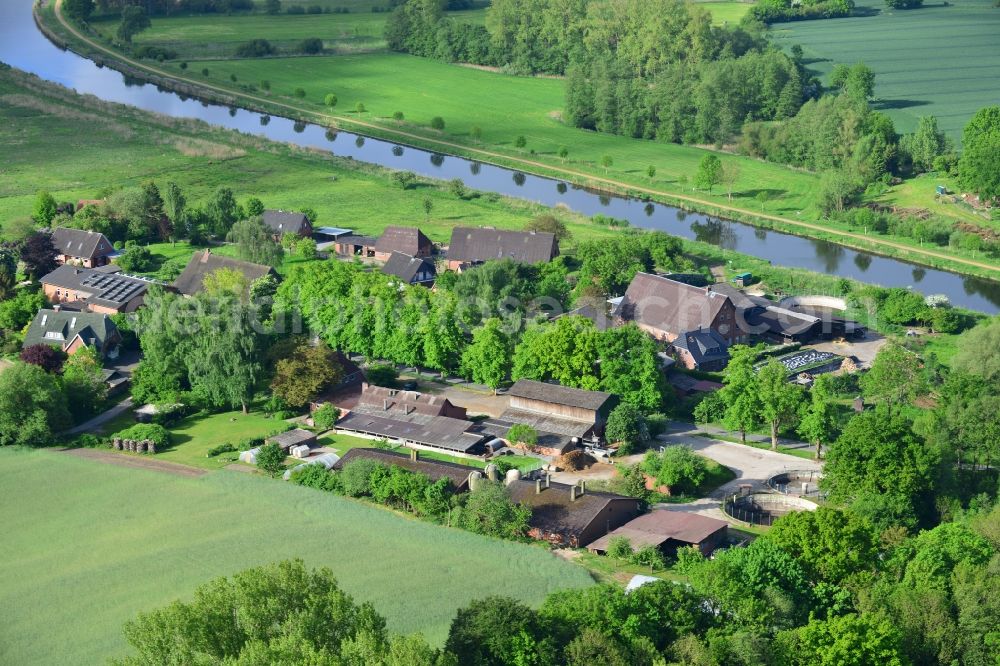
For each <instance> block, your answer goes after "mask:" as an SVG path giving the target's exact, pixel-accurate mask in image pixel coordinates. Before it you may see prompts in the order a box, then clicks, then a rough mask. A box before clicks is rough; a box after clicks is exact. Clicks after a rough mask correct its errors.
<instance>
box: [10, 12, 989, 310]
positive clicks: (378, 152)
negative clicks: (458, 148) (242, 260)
mask: <svg viewBox="0 0 1000 666" xmlns="http://www.w3.org/2000/svg"><path fill="white" fill-rule="evenodd" d="M0 61H3V62H6V63H7V64H10V65H13V66H14V67H17V68H19V69H22V70H25V71H28V72H32V73H34V74H37V75H38V76H40V77H42V78H44V79H47V80H49V81H54V82H56V83H61V84H63V85H65V86H67V87H69V88H73V89H75V90H76V91H77V92H80V93H89V94H91V95H95V96H97V97H100V98H101V99H104V100H108V101H112V102H120V103H123V104H130V105H132V106H136V107H139V108H141V109H146V110H149V111H155V112H157V113H162V114H167V115H171V116H178V117H185V118H198V119H201V120H204V121H206V122H208V123H212V124H214V125H220V126H223V127H227V128H230V129H234V130H239V131H241V132H246V133H250V134H256V135H261V136H265V137H267V138H269V139H273V140H276V141H285V142H290V143H294V144H298V145H301V146H308V147H311V148H321V149H325V150H329V151H331V152H332V153H334V154H336V155H340V156H344V157H352V158H354V159H357V160H360V161H364V162H370V163H374V164H379V165H382V166H386V167H390V168H393V169H405V170H409V171H413V172H415V173H419V174H421V175H424V176H429V177H432V178H441V179H452V178H460V179H461V180H462V181H463V182H464V183H465V184H466V185H467V186H468V187H470V188H473V189H476V190H481V191H484V192H497V193H499V194H503V195H508V196H513V197H519V198H522V199H528V200H531V201H536V202H538V203H541V204H544V205H546V206H556V205H563V206H566V207H567V208H569V209H571V210H574V211H577V212H579V213H583V214H584V215H595V214H597V213H601V214H604V215H608V216H611V217H615V218H623V219H626V220H628V221H629V223H630V224H631V225H632V226H634V227H641V228H646V229H657V230H659V231H665V232H667V233H669V234H673V235H676V236H680V237H683V238H688V239H692V240H699V241H704V242H707V243H711V244H713V245H716V246H719V247H722V248H725V249H728V250H736V251H738V252H742V253H745V254H749V255H753V256H756V257H760V258H762V259H766V260H768V261H770V262H772V263H774V264H776V265H781V266H790V267H795V268H805V269H808V270H811V271H816V272H819V273H828V274H830V275H837V276H842V277H849V278H855V279H858V280H861V281H864V282H871V283H875V284H880V285H884V286H889V287H911V288H913V289H914V290H917V291H920V292H922V293H925V294H944V295H946V296H947V297H948V298H949V299H950V300H951V302H952V303H953V304H954V305H959V306H962V307H966V308H969V309H973V310H979V311H981V312H986V313H989V314H995V313H997V312H1000V282H994V281H990V280H984V279H980V278H973V277H963V276H961V275H957V274H955V273H950V272H947V271H941V270H936V269H932V268H925V267H922V266H919V265H917V264H912V263H909V262H905V261H900V260H897V259H889V258H886V257H880V256H878V255H874V254H868V253H865V252H858V251H855V250H851V249H848V248H845V247H843V246H840V245H837V244H834V243H829V242H826V241H817V240H810V239H807V238H801V237H798V236H794V235H791V234H785V233H780V232H776V231H768V230H763V229H757V228H755V227H753V226H751V225H747V224H742V223H739V222H732V221H728V220H721V219H718V218H714V217H710V216H706V215H702V214H698V213H688V212H685V211H683V210H680V209H678V208H674V207H672V206H665V205H662V204H655V203H653V204H651V203H646V202H643V201H639V200H636V199H630V198H626V197H618V196H610V195H601V194H598V193H595V192H592V191H589V190H586V189H580V188H575V187H573V186H572V185H569V184H567V183H564V182H560V181H558V180H553V179H549V178H541V177H538V176H532V175H529V174H523V173H520V172H518V171H514V170H511V169H504V168H500V167H495V166H491V165H488V164H481V163H478V162H474V161H471V160H467V159H464V158H460V157H451V156H444V155H439V154H436V153H432V152H429V151H425V150H420V149H417V148H411V147H403V146H399V145H397V144H394V143H392V142H388V141H382V140H379V139H373V138H370V137H364V136H360V135H357V134H353V133H350V132H343V131H341V132H338V133H337V134H336V135H335V137H333V138H332V140H331V138H329V137H328V136H327V131H326V128H323V127H320V126H317V125H308V124H306V125H303V124H296V123H294V122H293V121H291V120H288V119H286V118H280V117H271V118H270V119H269V120H268V121H265V120H264V119H263V117H262V115H261V114H259V113H255V112H251V111H246V110H243V109H230V108H228V107H224V106H217V105H212V104H206V103H203V102H199V101H197V100H192V99H182V98H181V97H180V96H179V95H177V94H174V93H171V92H164V91H160V90H157V88H156V87H155V86H152V85H147V84H138V85H137V84H134V83H131V82H128V81H126V79H125V77H124V76H123V75H122V74H120V73H118V72H116V71H114V70H111V69H107V68H101V67H98V66H97V65H96V64H94V63H93V62H92V61H90V60H87V59H86V58H82V57H80V56H77V55H76V54H74V53H71V52H69V51H62V50H60V49H59V48H57V47H56V46H55V45H53V44H52V43H51V42H49V41H48V39H47V38H46V37H45V36H44V35H42V33H41V32H39V31H38V28H37V26H35V23H34V20H33V18H32V14H31V2H30V0H0ZM326 223H327V224H329V225H331V226H335V225H337V224H338V223H343V224H347V223H348V221H342V220H327V221H326Z"/></svg>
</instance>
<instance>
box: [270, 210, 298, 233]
mask: <svg viewBox="0 0 1000 666" xmlns="http://www.w3.org/2000/svg"><path fill="white" fill-rule="evenodd" d="M261 219H262V220H263V221H264V226H266V227H268V228H269V229H270V230H271V231H273V232H274V233H276V234H301V233H302V232H303V231H308V230H309V218H308V217H306V214H305V213H296V212H293V211H287V210H265V211H264V215H263V216H262V217H261Z"/></svg>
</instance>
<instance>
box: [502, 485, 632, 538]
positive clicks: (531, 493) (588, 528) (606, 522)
mask: <svg viewBox="0 0 1000 666" xmlns="http://www.w3.org/2000/svg"><path fill="white" fill-rule="evenodd" d="M507 488H508V490H509V491H510V495H511V498H512V499H513V500H514V501H515V502H518V503H519V504H523V505H524V506H527V507H530V508H531V522H530V523H529V525H530V530H529V534H530V535H531V536H532V537H533V538H535V539H539V540H543V541H548V542H549V543H552V544H555V545H557V546H568V547H570V548H580V547H582V546H586V545H587V544H589V543H590V542H591V541H594V540H595V539H598V538H600V537H602V536H604V535H605V534H607V533H608V532H610V531H611V530H613V529H615V528H617V527H620V526H621V525H624V524H625V523H627V522H628V521H629V520H631V519H632V518H635V517H636V516H637V515H639V512H640V511H641V510H642V507H641V505H640V502H639V500H637V499H635V498H634V497H625V496H624V495H614V494H612V493H602V492H593V491H590V490H586V489H585V487H584V486H582V485H580V486H567V485H565V484H562V483H552V482H547V481H542V480H540V479H539V480H537V481H523V480H519V481H515V482H513V483H511V484H510V485H509V486H508V487H507Z"/></svg>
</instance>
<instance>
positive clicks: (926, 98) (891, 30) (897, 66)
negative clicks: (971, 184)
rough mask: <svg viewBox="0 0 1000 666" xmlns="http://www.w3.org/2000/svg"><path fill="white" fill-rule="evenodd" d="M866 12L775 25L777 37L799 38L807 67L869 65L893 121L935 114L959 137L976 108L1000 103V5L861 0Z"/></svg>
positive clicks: (909, 126)
mask: <svg viewBox="0 0 1000 666" xmlns="http://www.w3.org/2000/svg"><path fill="white" fill-rule="evenodd" d="M857 6H858V10H860V11H863V12H866V13H868V12H870V13H871V14H872V15H870V16H858V17H852V18H844V19H829V20H823V21H799V22H797V23H783V24H777V25H775V26H774V28H773V29H772V33H773V35H774V37H775V39H776V41H777V42H778V43H779V44H781V45H782V46H785V47H790V46H791V45H792V44H801V45H802V48H803V50H804V52H805V56H806V58H807V60H812V61H813V62H812V64H811V65H810V67H811V68H813V69H815V70H816V71H817V72H820V73H822V74H823V75H824V77H825V75H826V74H828V73H829V71H830V70H831V69H832V68H833V66H834V64H836V63H841V62H842V63H853V62H859V61H863V62H864V63H865V64H867V65H868V66H869V67H871V68H872V69H873V70H874V71H875V76H876V78H875V95H876V96H877V97H878V99H879V100H880V104H879V105H877V106H880V107H881V108H882V110H884V111H886V112H887V113H888V114H889V116H890V117H892V119H893V120H894V121H895V123H896V129H897V130H898V131H902V132H912V131H913V130H914V129H915V128H916V124H917V119H918V118H919V117H920V116H937V118H938V121H939V123H940V126H941V129H943V130H945V131H946V132H948V134H949V135H950V136H951V137H952V138H953V139H954V140H955V142H956V143H957V142H959V141H960V140H961V134H962V128H963V127H964V126H965V123H966V122H968V120H969V118H971V117H972V114H974V113H975V112H976V111H978V110H979V109H980V108H982V107H984V106H988V105H990V104H997V103H1000V87H998V85H997V81H1000V39H998V38H997V35H1000V10H998V9H996V8H994V7H993V2H992V0H958V2H949V3H940V2H935V3H933V4H930V3H928V4H927V5H926V6H925V7H923V8H920V9H915V10H911V11H907V10H890V9H888V8H886V7H885V5H884V4H883V3H882V2H881V1H880V0H859V2H858V5H857Z"/></svg>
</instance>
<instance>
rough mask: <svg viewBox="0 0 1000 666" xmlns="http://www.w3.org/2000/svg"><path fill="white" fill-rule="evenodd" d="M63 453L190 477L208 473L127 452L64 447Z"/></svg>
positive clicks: (122, 465)
mask: <svg viewBox="0 0 1000 666" xmlns="http://www.w3.org/2000/svg"><path fill="white" fill-rule="evenodd" d="M62 452H63V453H66V454H69V455H71V456H76V457H77V458H86V459H87V460H94V461H97V462H102V463H107V464H109V465H118V466H119V467H131V468H133V469H148V470H152V471H154V472H164V473H165V474H173V475H174V476H185V477H188V478H192V479H194V478H198V477H200V476H205V475H206V474H208V472H207V471H206V470H203V469H197V468H194V467H188V466H187V465H181V464H179V463H172V462H167V461H165V460H156V459H155V458H142V457H139V456H130V455H128V454H127V453H112V452H111V451H101V450H100V449H62Z"/></svg>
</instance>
